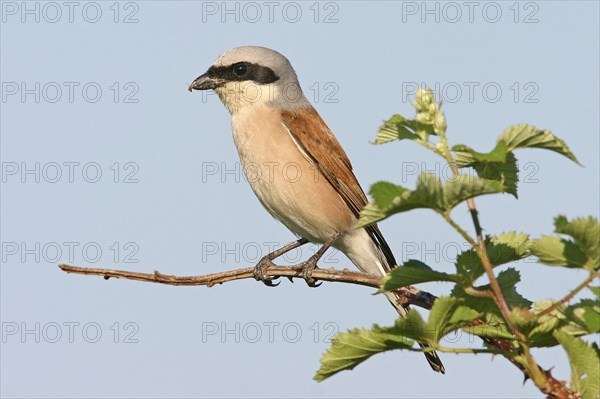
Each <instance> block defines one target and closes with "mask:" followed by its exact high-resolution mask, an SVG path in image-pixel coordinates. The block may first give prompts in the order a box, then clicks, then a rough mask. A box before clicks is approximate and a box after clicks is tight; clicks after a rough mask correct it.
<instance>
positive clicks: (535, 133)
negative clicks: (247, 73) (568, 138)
mask: <svg viewBox="0 0 600 399" xmlns="http://www.w3.org/2000/svg"><path fill="white" fill-rule="evenodd" d="M498 141H504V143H505V144H506V148H507V149H508V151H512V150H515V149H517V148H542V149H546V150H550V151H554V152H557V153H559V154H561V155H564V156H566V157H567V158H569V159H570V160H572V161H574V162H576V163H577V164H579V161H578V160H577V158H576V157H575V155H574V154H573V153H572V152H571V150H570V149H569V147H568V146H567V144H566V143H565V142H564V141H563V140H561V139H559V138H558V137H556V136H555V135H553V134H552V133H551V132H549V131H548V130H540V129H538V128H536V127H535V126H531V125H527V124H520V125H513V126H509V127H508V128H507V129H506V130H504V132H503V133H502V134H501V135H500V137H499V138H498Z"/></svg>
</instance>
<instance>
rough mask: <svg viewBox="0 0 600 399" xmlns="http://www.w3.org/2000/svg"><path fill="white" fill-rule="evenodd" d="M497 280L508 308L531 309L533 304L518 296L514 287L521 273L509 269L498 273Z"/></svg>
mask: <svg viewBox="0 0 600 399" xmlns="http://www.w3.org/2000/svg"><path fill="white" fill-rule="evenodd" d="M497 280H498V284H499V285H500V289H501V290H502V294H503V295H504V299H505V300H506V303H507V304H508V306H509V308H511V309H512V308H517V307H518V308H525V309H529V308H531V305H532V303H533V302H531V301H530V300H528V299H526V298H525V297H523V296H522V295H521V294H519V293H518V292H517V289H516V287H515V286H516V284H517V283H518V282H519V281H521V273H519V272H518V271H517V270H516V269H513V268H512V267H509V268H508V269H506V270H504V271H501V272H500V273H498V277H497Z"/></svg>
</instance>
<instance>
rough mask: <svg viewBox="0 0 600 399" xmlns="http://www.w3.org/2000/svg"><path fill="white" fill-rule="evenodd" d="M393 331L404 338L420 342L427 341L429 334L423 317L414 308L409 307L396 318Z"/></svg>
mask: <svg viewBox="0 0 600 399" xmlns="http://www.w3.org/2000/svg"><path fill="white" fill-rule="evenodd" d="M393 331H394V332H395V333H396V334H398V335H401V336H403V337H405V338H408V339H413V340H415V341H420V342H424V341H427V339H428V338H429V335H430V334H428V333H427V325H426V324H425V322H424V321H423V318H422V317H421V315H420V314H419V312H417V311H416V310H414V309H411V310H410V311H409V312H408V313H407V314H406V315H405V316H404V317H400V318H398V319H397V320H396V323H395V325H394V327H393Z"/></svg>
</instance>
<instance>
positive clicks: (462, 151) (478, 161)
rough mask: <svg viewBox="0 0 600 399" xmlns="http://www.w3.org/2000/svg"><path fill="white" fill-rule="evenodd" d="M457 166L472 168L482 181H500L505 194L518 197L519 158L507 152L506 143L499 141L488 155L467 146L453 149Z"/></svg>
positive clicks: (460, 145)
mask: <svg viewBox="0 0 600 399" xmlns="http://www.w3.org/2000/svg"><path fill="white" fill-rule="evenodd" d="M452 151H454V153H455V154H454V158H455V161H456V165H457V166H458V167H459V168H466V167H472V168H474V169H475V171H476V172H477V176H479V177H480V178H482V179H487V180H495V181H499V182H501V183H502V184H503V185H504V192H506V193H509V194H512V195H513V196H515V197H517V183H518V181H519V169H518V167H517V158H516V157H515V155H514V154H513V153H512V152H510V151H508V150H507V147H506V144H505V143H504V141H502V140H499V141H498V142H497V143H496V147H495V148H494V149H493V150H492V151H490V152H488V153H480V152H477V151H475V150H473V149H472V148H470V147H467V146H466V145H463V144H459V145H455V146H454V147H452Z"/></svg>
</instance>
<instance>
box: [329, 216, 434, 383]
mask: <svg viewBox="0 0 600 399" xmlns="http://www.w3.org/2000/svg"><path fill="white" fill-rule="evenodd" d="M367 229H368V230H364V229H360V230H354V231H352V232H349V233H347V234H346V235H345V236H344V237H343V238H342V243H341V244H342V245H341V246H340V250H342V251H343V252H344V253H345V254H346V256H348V258H350V260H351V261H352V263H354V264H355V265H356V267H358V268H359V269H360V270H361V271H363V272H365V273H370V274H374V275H382V276H385V275H386V274H387V272H388V271H389V270H391V269H392V268H393V267H395V266H396V259H394V255H393V254H392V251H391V250H390V247H389V246H388V244H387V243H386V242H385V240H384V238H383V236H382V234H381V232H380V231H379V229H378V228H377V226H373V225H371V226H369V227H367ZM385 296H386V297H387V299H388V300H389V301H390V303H391V304H392V306H394V308H395V309H396V310H397V311H398V313H399V314H400V316H405V315H406V314H407V313H408V311H409V310H410V308H409V307H408V306H405V305H402V304H400V303H399V298H398V296H397V295H396V294H394V293H391V292H386V293H385ZM419 345H420V346H421V348H430V347H431V346H430V345H429V344H427V343H421V342H420V343H419ZM423 354H424V355H425V358H426V359H427V362H428V363H429V365H430V366H431V368H432V369H433V370H434V371H437V372H440V373H442V374H445V372H446V369H445V368H444V364H443V363H442V360H441V359H440V358H439V356H438V354H437V353H436V352H433V351H432V352H424V353H423Z"/></svg>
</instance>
